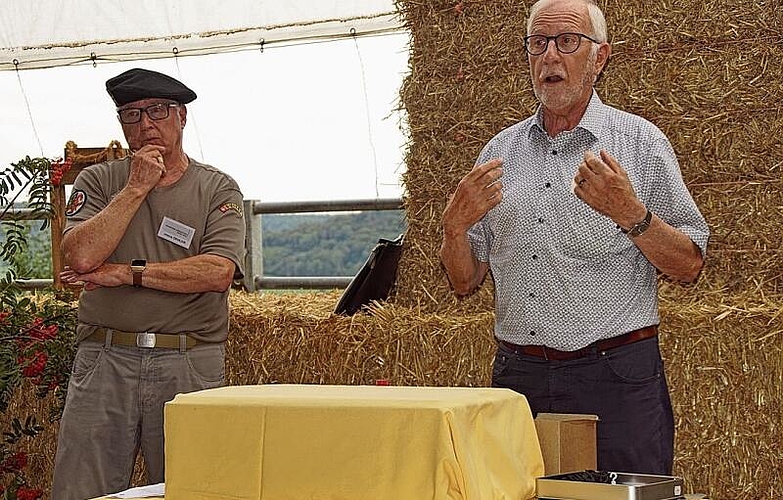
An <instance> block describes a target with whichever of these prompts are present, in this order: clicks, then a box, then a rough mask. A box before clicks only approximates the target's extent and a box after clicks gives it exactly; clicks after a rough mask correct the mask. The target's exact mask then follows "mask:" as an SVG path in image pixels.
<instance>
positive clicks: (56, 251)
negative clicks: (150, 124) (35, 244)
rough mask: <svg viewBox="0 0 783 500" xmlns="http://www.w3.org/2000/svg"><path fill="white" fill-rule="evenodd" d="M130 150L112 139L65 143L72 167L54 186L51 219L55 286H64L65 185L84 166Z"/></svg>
mask: <svg viewBox="0 0 783 500" xmlns="http://www.w3.org/2000/svg"><path fill="white" fill-rule="evenodd" d="M127 155H128V150H127V149H125V148H123V147H122V145H121V144H120V142H119V141H116V140H115V141H111V142H110V143H109V145H108V146H106V147H105V148H80V147H77V146H76V143H74V142H73V141H68V142H67V143H65V154H64V158H65V159H66V160H67V159H70V160H71V162H72V163H71V168H70V170H68V172H66V173H65V174H64V175H63V178H62V181H61V182H60V185H59V186H54V187H53V188H52V205H53V208H54V214H53V216H52V220H51V226H50V227H51V231H52V276H53V278H54V286H55V287H57V288H63V284H62V282H61V281H60V271H62V270H63V267H64V265H65V264H64V262H63V260H64V259H63V251H62V241H63V228H64V227H65V205H66V203H67V202H68V200H67V198H66V197H65V186H66V185H71V184H73V181H74V180H75V179H76V175H77V174H78V173H79V172H81V171H82V169H83V168H85V167H88V166H90V165H94V164H95V163H100V162H102V161H106V160H114V159H117V158H124V157H125V156H127Z"/></svg>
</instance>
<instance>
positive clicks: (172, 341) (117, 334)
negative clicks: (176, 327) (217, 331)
mask: <svg viewBox="0 0 783 500" xmlns="http://www.w3.org/2000/svg"><path fill="white" fill-rule="evenodd" d="M108 332H111V345H125V346H132V347H146V348H150V349H152V348H154V347H162V348H164V349H179V348H180V345H181V344H180V342H181V341H180V337H182V336H184V337H185V349H190V348H192V347H196V346H197V345H199V344H204V343H205V342H202V341H200V340H196V339H194V338H193V337H191V336H190V335H188V334H187V333H178V334H173V333H152V332H123V331H120V330H114V329H113V328H98V329H96V330H95V331H94V332H93V333H92V335H90V336H89V337H87V338H86V339H85V340H94V341H96V342H106V335H107V333H108Z"/></svg>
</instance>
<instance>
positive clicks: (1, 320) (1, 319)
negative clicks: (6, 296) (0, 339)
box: [0, 311, 11, 323]
mask: <svg viewBox="0 0 783 500" xmlns="http://www.w3.org/2000/svg"><path fill="white" fill-rule="evenodd" d="M10 315H11V313H10V312H8V311H3V312H0V323H5V319H6V318H7V317H8V316H10Z"/></svg>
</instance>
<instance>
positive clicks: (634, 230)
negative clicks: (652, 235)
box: [622, 209, 652, 238]
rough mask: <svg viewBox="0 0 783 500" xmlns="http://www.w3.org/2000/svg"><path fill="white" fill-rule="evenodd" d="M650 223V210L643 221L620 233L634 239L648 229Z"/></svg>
mask: <svg viewBox="0 0 783 500" xmlns="http://www.w3.org/2000/svg"><path fill="white" fill-rule="evenodd" d="M650 222H652V212H651V211H650V209H647V213H646V214H645V215H644V219H642V220H640V221H639V222H637V223H636V224H634V225H633V226H631V227H630V229H628V230H627V231H626V230H625V229H623V230H622V231H623V232H624V233H626V234H627V235H628V236H630V237H631V238H635V237H637V236H639V235H640V234H642V233H643V232H645V231H647V229H649V227H650Z"/></svg>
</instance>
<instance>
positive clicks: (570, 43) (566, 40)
mask: <svg viewBox="0 0 783 500" xmlns="http://www.w3.org/2000/svg"><path fill="white" fill-rule="evenodd" d="M582 38H587V39H588V40H590V41H591V42H593V43H601V42H599V41H598V40H596V39H594V38H591V37H589V36H587V35H585V34H584V33H560V34H558V35H552V36H546V35H528V36H526V37H525V50H527V53H528V54H530V55H531V56H540V55H541V54H543V53H544V52H546V50H547V49H548V48H549V42H551V41H552V40H554V41H555V47H557V51H558V52H560V53H561V54H571V53H572V52H576V51H577V49H579V45H580V44H581V43H582Z"/></svg>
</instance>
